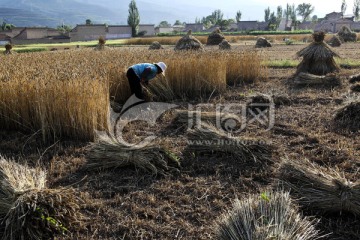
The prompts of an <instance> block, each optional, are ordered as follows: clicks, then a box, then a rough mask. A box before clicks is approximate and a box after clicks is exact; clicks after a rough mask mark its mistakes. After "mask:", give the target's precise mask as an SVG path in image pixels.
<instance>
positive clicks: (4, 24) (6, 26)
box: [1, 22, 16, 31]
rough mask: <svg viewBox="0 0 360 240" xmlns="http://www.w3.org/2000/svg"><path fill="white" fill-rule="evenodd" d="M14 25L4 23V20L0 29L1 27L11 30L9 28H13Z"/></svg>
mask: <svg viewBox="0 0 360 240" xmlns="http://www.w3.org/2000/svg"><path fill="white" fill-rule="evenodd" d="M14 27H16V26H15V25H14V24H11V23H6V22H3V24H2V25H1V29H2V30H3V31H6V30H11V29H13V28H14Z"/></svg>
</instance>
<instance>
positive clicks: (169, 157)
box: [85, 136, 180, 175]
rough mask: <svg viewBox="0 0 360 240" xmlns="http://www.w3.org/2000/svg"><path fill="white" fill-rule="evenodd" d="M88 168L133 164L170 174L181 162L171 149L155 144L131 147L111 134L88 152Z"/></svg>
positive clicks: (155, 172) (161, 173) (158, 173)
mask: <svg viewBox="0 0 360 240" xmlns="http://www.w3.org/2000/svg"><path fill="white" fill-rule="evenodd" d="M87 158H88V163H87V165H86V166H85V168H86V169H87V170H97V169H115V168H122V167H129V166H133V167H136V168H140V169H143V170H146V171H149V172H151V173H153V174H154V175H168V174H169V172H178V168H179V167H180V162H179V159H178V157H177V156H175V155H174V154H173V153H171V152H170V151H168V150H166V149H164V148H162V147H159V146H155V145H147V146H146V147H142V148H131V147H127V146H125V145H123V144H121V143H120V142H119V141H117V140H116V139H115V138H113V137H111V136H103V137H101V138H100V139H99V141H98V142H96V143H94V144H93V145H92V147H91V149H90V151H89V153H88V156H87Z"/></svg>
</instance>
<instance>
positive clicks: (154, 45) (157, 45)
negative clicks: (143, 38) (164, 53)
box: [149, 41, 164, 50]
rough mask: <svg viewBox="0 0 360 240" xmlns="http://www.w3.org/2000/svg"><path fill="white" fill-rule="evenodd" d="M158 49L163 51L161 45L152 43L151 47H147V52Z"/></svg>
mask: <svg viewBox="0 0 360 240" xmlns="http://www.w3.org/2000/svg"><path fill="white" fill-rule="evenodd" d="M159 49H164V48H163V46H161V44H160V43H159V42H158V41H155V42H152V43H151V45H150V46H149V50H159Z"/></svg>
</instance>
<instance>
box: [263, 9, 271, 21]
mask: <svg viewBox="0 0 360 240" xmlns="http://www.w3.org/2000/svg"><path fill="white" fill-rule="evenodd" d="M264 20H265V22H269V21H270V7H268V8H266V9H265V17H264Z"/></svg>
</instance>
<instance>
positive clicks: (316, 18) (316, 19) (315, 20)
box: [311, 15, 319, 23]
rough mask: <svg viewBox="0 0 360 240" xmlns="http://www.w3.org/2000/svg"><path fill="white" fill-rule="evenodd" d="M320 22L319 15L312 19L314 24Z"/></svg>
mask: <svg viewBox="0 0 360 240" xmlns="http://www.w3.org/2000/svg"><path fill="white" fill-rule="evenodd" d="M318 20H319V18H318V16H317V15H314V16H312V18H311V21H312V22H314V23H316V22H318Z"/></svg>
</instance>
